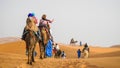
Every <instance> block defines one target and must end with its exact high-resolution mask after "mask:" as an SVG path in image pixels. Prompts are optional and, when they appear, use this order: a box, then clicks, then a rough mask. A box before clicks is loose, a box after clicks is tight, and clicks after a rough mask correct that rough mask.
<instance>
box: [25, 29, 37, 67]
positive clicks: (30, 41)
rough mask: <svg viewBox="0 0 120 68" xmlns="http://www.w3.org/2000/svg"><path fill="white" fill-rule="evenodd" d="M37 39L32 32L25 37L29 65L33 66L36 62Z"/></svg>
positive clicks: (29, 31)
mask: <svg viewBox="0 0 120 68" xmlns="http://www.w3.org/2000/svg"><path fill="white" fill-rule="evenodd" d="M37 40H38V39H37V37H36V36H35V33H34V32H33V31H31V30H28V33H27V34H26V37H25V42H26V50H27V51H28V62H27V63H28V64H30V65H32V62H35V60H34V55H33V53H34V51H35V47H36V43H37Z"/></svg>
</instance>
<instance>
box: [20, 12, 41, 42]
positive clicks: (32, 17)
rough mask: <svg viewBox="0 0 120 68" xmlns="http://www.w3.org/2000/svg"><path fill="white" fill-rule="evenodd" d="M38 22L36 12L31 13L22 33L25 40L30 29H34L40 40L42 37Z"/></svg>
mask: <svg viewBox="0 0 120 68" xmlns="http://www.w3.org/2000/svg"><path fill="white" fill-rule="evenodd" d="M36 24H37V19H36V17H35V14H34V13H29V14H28V18H27V20H26V26H25V28H24V31H23V35H22V39H23V40H25V37H26V34H27V33H28V31H29V30H31V31H33V32H34V33H35V35H36V36H37V38H38V39H39V40H40V39H41V38H40V33H39V29H38V27H37V26H36Z"/></svg>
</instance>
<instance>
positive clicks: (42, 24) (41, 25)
mask: <svg viewBox="0 0 120 68" xmlns="http://www.w3.org/2000/svg"><path fill="white" fill-rule="evenodd" d="M52 22H53V20H48V19H46V15H45V14H43V15H42V19H40V23H39V28H40V29H41V28H45V30H46V32H47V34H48V37H49V38H50V39H51V38H52V35H51V33H50V25H49V23H52Z"/></svg>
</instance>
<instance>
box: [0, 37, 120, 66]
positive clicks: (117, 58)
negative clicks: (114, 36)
mask: <svg viewBox="0 0 120 68" xmlns="http://www.w3.org/2000/svg"><path fill="white" fill-rule="evenodd" d="M1 41H2V44H1ZM3 42H4V43H3ZM59 45H60V49H61V50H62V51H65V53H66V55H67V57H66V59H62V58H53V57H52V58H46V59H43V60H41V59H39V46H38V44H37V46H36V51H37V53H38V55H37V57H35V60H36V62H35V63H33V65H32V66H31V65H28V64H26V62H27V56H26V55H25V42H24V41H22V40H20V39H19V38H13V37H9V38H5V39H3V38H2V39H0V68H120V48H113V47H112V48H109V47H108V48H107V47H92V46H90V56H89V58H88V59H84V58H81V59H78V58H77V50H78V49H81V50H82V49H83V46H71V45H69V44H68V45H67V44H59Z"/></svg>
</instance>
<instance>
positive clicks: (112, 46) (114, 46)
mask: <svg viewBox="0 0 120 68" xmlns="http://www.w3.org/2000/svg"><path fill="white" fill-rule="evenodd" d="M111 47H120V45H113V46H111Z"/></svg>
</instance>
